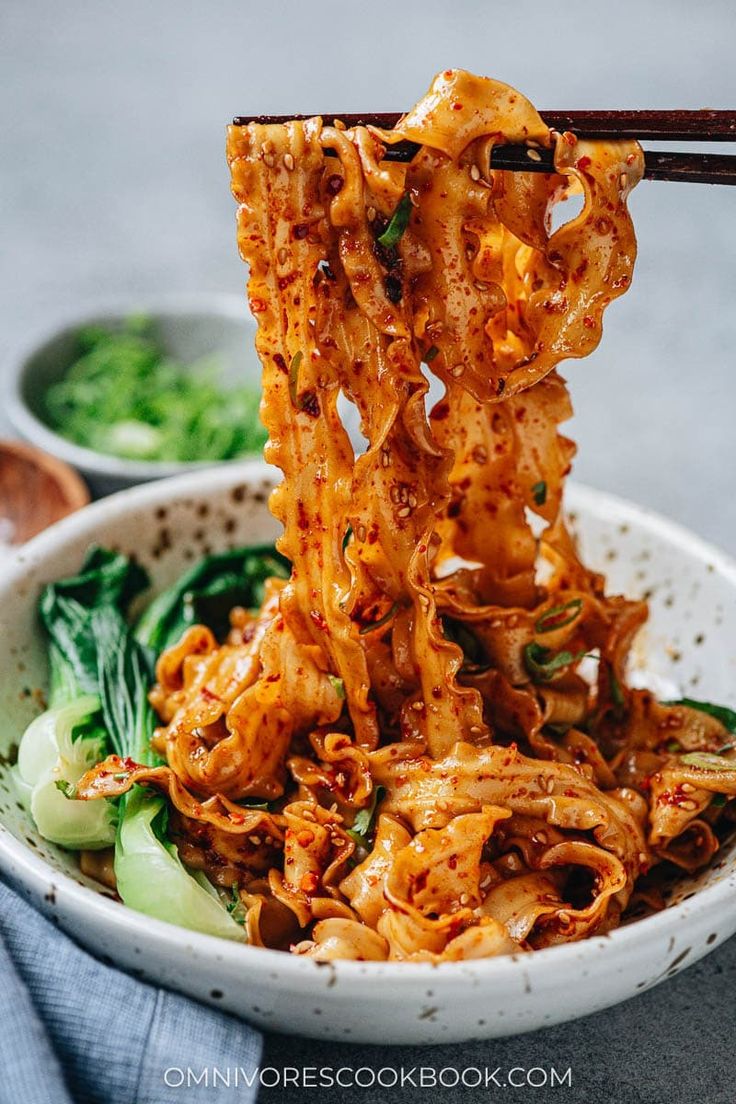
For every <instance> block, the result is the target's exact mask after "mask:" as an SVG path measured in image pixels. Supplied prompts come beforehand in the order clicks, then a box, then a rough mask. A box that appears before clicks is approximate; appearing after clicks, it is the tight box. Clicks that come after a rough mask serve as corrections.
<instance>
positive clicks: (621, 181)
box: [618, 173, 629, 188]
mask: <svg viewBox="0 0 736 1104" xmlns="http://www.w3.org/2000/svg"><path fill="white" fill-rule="evenodd" d="M618 182H619V184H620V185H621V187H622V188H625V187H626V186H627V184H628V183H629V178H628V176H627V175H626V173H621V175H620V177H619V178H618Z"/></svg>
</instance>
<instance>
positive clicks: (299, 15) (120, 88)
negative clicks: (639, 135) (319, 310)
mask: <svg viewBox="0 0 736 1104" xmlns="http://www.w3.org/2000/svg"><path fill="white" fill-rule="evenodd" d="M733 12H734V9H733V5H732V3H731V2H730V0H722V2H710V3H705V2H701V3H699V4H698V3H695V2H693V0H687V2H685V0H669V2H665V0H656V2H651V3H645V2H643V0H639V2H635V0H619V2H618V3H616V4H611V5H610V6H606V5H602V4H596V3H593V2H588V3H584V2H580V0H567V2H566V3H565V4H564V5H554V6H553V5H550V4H548V3H531V2H529V0H517V2H516V3H514V4H512V3H505V4H501V3H499V2H497V0H496V2H482V0H454V2H452V3H447V0H445V2H439V0H409V2H404V3H401V2H400V0H373V3H368V2H364V3H351V2H348V0H343V2H341V3H336V2H330V0H312V3H306V2H296V0H295V2H291V3H288V2H283V0H278V2H274V0H271V2H270V3H266V2H263V3H261V4H255V3H252V2H250V0H240V2H239V3H234V2H232V0H212V2H209V3H204V2H202V3H190V2H187V0H146V2H143V0H125V2H122V3H117V4H110V3H106V2H102V0H97V2H92V0H88V2H84V0H71V2H69V0H67V2H66V3H59V2H58V0H57V2H56V3H52V2H51V0H0V82H1V83H2V95H1V96H0V219H1V220H2V235H1V237H0V293H1V294H0V310H1V311H2V325H1V326H0V364H7V360H8V357H9V356H11V355H12V350H13V349H14V348H15V347H16V345H17V344H18V343H19V342H22V341H25V340H27V338H28V337H29V335H30V334H32V333H33V331H34V330H37V329H39V328H40V327H45V326H46V325H48V323H49V321H50V320H51V319H52V318H53V317H55V316H57V315H63V314H65V313H66V312H68V311H77V310H79V309H80V308H82V309H83V308H84V306H85V304H87V303H90V302H94V301H95V300H98V299H99V298H100V297H104V296H115V295H117V294H119V293H127V292H141V293H145V292H149V291H150V292H166V291H198V290H204V291H237V290H239V289H240V288H242V286H243V283H244V278H245V274H244V270H243V268H242V266H241V263H240V261H239V259H238V257H237V254H236V250H235V244H234V222H233V204H232V201H231V199H230V196H229V192H228V181H227V171H226V166H225V161H224V155H223V138H224V136H223V127H224V124H225V123H226V122H227V120H228V117H229V116H231V115H232V114H234V113H258V112H288V111H308V110H315V111H319V110H322V109H327V110H329V111H333V112H334V111H336V110H338V111H339V110H342V111H350V110H358V109H373V110H380V109H390V108H402V107H405V106H407V105H409V104H411V103H412V102H413V101H414V99H416V98H417V97H418V95H419V94H421V92H422V91H423V90H424V89H425V87H426V86H427V84H428V82H429V79H430V77H431V76H432V74H433V73H434V72H435V71H436V70H438V69H441V68H445V67H447V66H448V65H455V66H465V67H467V68H470V69H474V70H476V71H478V72H481V73H488V74H490V75H493V76H496V77H499V78H500V79H503V80H506V81H508V82H509V83H512V84H515V85H516V86H518V87H519V88H520V89H521V90H522V91H523V92H525V93H526V94H527V95H528V96H529V97H530V98H531V99H532V100H533V101H534V102H535V103H536V104H537V106H539V107H540V108H545V107H548V108H557V107H611V106H617V107H642V106H649V107H671V106H681V107H702V106H712V107H727V106H731V105H733V104H734V103H736V78H735V77H734V63H733V48H734V40H735V39H734V31H735V30H736V17H735V16H734V14H733ZM631 206H632V210H633V213H634V217H635V220H636V224H637V231H638V236H639V243H640V260H639V264H638V270H637V274H636V279H635V282H634V290H633V291H632V293H631V294H630V295H628V296H627V297H626V298H625V299H623V300H622V301H620V302H619V303H617V304H615V305H614V306H613V307H612V308H611V310H610V312H609V314H608V316H607V323H606V334H605V337H604V341H603V344H602V347H601V348H600V349H599V350H598V351H597V352H596V353H595V354H594V356H592V357H591V358H590V359H589V360H588V361H586V362H585V363H582V364H571V365H570V366H569V369H568V370H567V371H566V374H567V375H568V378H569V379H570V381H571V383H572V392H573V398H574V401H575V405H576V410H577V417H576V420H575V424H574V425H573V426H572V430H571V432H572V435H573V436H574V437H576V438H577V440H578V442H579V444H580V449H581V453H580V457H579V459H578V462H577V465H576V475H577V477H578V478H580V479H583V480H585V481H586V482H589V483H593V484H595V485H597V486H599V487H602V488H606V489H608V490H611V491H615V492H617V493H619V494H622V495H626V496H629V497H631V498H634V499H636V500H638V501H639V502H643V503H646V504H648V505H651V506H653V507H655V508H656V509H659V510H661V511H662V512H664V513H667V514H669V515H670V516H671V517H673V518H675V519H677V520H679V521H681V522H683V523H684V524H686V525H689V526H690V527H692V528H693V529H695V530H696V531H698V532H699V533H701V534H702V535H703V536H705V537H707V538H709V539H711V540H713V541H715V542H717V543H719V544H721V545H723V546H724V547H726V548H727V549H730V550H733V547H734V543H735V538H736V495H734V493H733V490H734V459H735V458H736V448H735V447H734V440H733V431H732V425H733V410H734V398H735V397H736V382H735V381H734V380H733V378H732V373H733V366H734V365H733V361H734V356H733V351H732V350H733V347H734V341H735V340H736V308H735V307H734V300H735V299H736V218H735V217H734V216H735V215H736V190H731V189H725V188H723V189H716V188H708V187H705V186H695V185H674V184H652V183H643V184H642V185H641V187H640V188H639V189H638V190H637V192H636V193H635V194H634V196H633V198H632V203H631ZM0 382H1V381H0ZM6 429H7V427H6V425H5V423H4V421H3V420H2V418H1V417H0V431H5V430H6ZM735 973H736V944H734V942H732V943H731V944H729V945H727V946H726V947H725V948H723V949H721V950H720V951H717V952H716V953H715V954H714V955H712V956H711V957H710V958H709V959H708V960H706V961H705V962H704V963H703V964H701V965H700V966H696V967H695V968H693V969H691V970H689V971H687V972H686V973H685V974H684V975H682V976H681V977H680V978H677V979H675V980H674V981H672V982H669V983H667V984H665V985H663V986H661V987H660V988H659V989H657V990H656V991H654V992H653V993H650V994H647V995H646V996H644V997H641V998H639V999H638V1000H636V1001H634V1002H629V1003H628V1004H626V1005H623V1006H621V1007H619V1008H618V1009H616V1010H614V1011H612V1012H609V1013H603V1014H601V1015H599V1016H595V1017H591V1018H589V1019H588V1020H585V1021H583V1022H581V1023H578V1024H575V1025H573V1026H570V1027H563V1028H560V1029H553V1030H550V1031H546V1032H542V1033H538V1034H536V1035H533V1036H526V1037H520V1038H517V1039H513V1040H510V1041H501V1042H499V1043H493V1044H485V1043H483V1044H469V1045H468V1046H465V1047H452V1048H442V1050H436V1051H433V1052H426V1051H425V1052H424V1053H423V1054H421V1055H417V1054H416V1053H415V1054H412V1053H411V1052H410V1051H408V1050H407V1049H400V1050H398V1051H391V1052H386V1051H382V1052H376V1051H375V1050H371V1049H370V1048H349V1047H344V1046H340V1047H338V1046H332V1045H321V1046H320V1045H317V1044H314V1043H310V1042H306V1041H300V1040H296V1041H294V1040H291V1041H285V1040H283V1039H279V1038H278V1037H275V1036H274V1037H272V1038H271V1039H269V1040H268V1051H267V1055H268V1058H269V1060H270V1061H272V1062H273V1063H275V1064H280V1063H283V1062H288V1064H291V1065H294V1064H296V1065H298V1064H301V1063H302V1062H304V1063H306V1064H310V1065H317V1064H320V1063H334V1062H335V1061H336V1060H337V1059H338V1058H339V1060H340V1061H342V1062H346V1061H347V1062H356V1061H361V1062H367V1063H368V1064H375V1063H376V1062H381V1063H383V1062H390V1063H392V1064H395V1065H399V1064H404V1065H412V1064H414V1063H415V1062H416V1060H417V1058H419V1059H421V1061H423V1062H424V1063H425V1064H427V1063H429V1064H435V1065H437V1066H439V1065H441V1064H444V1063H447V1062H448V1061H450V1062H452V1063H454V1064H461V1065H462V1064H484V1063H490V1064H491V1065H494V1066H495V1065H497V1064H505V1063H509V1064H514V1063H517V1062H518V1063H519V1064H522V1065H544V1064H545V1063H555V1064H557V1065H558V1066H563V1067H564V1066H567V1065H571V1066H572V1067H573V1071H574V1076H573V1089H572V1090H569V1089H560V1090H557V1092H556V1093H554V1094H553V1095H554V1096H555V1097H556V1098H558V1099H564V1100H566V1101H569V1102H572V1101H581V1102H582V1101H586V1102H587V1101H590V1100H593V1099H599V1098H600V1099H609V1100H613V1101H616V1102H627V1101H672V1102H677V1101H691V1100H701V1101H708V1102H709V1104H710V1102H712V1104H715V1102H717V1101H726V1100H729V1101H730V1100H732V1099H733V1096H734V1089H733V1087H732V1086H731V1085H729V1074H728V1072H727V1071H728V1070H729V1069H730V1068H732V1061H731V1052H732V1047H733V1036H732V1032H733V1028H734V1026H736V1017H735V1016H734V1011H733V1008H734V1005H733V982H734V979H735V978H734V975H735ZM570 984H571V985H572V984H574V979H573V978H571V979H570ZM564 997H565V995H564V993H561V994H560V1000H562V1001H564ZM386 999H387V1001H388V1000H390V999H391V994H390V993H387V994H386ZM492 1000H493V994H492V993H489V1002H492ZM265 1095H267V1096H274V1094H265ZM313 1095H314V1093H313V1091H312V1092H305V1093H303V1094H301V1095H300V1094H295V1095H292V1096H287V1095H285V1094H282V1096H281V1099H284V1100H287V1101H290V1100H296V1099H301V1098H305V1099H306V1098H309V1097H311V1096H313ZM355 1095H356V1097H357V1098H358V1099H364V1100H366V1101H368V1100H373V1099H375V1100H378V1099H384V1100H385V1099H388V1098H392V1099H393V1098H396V1099H399V1096H398V1094H393V1093H390V1092H379V1093H375V1094H374V1093H372V1092H370V1091H363V1092H361V1091H360V1090H356V1093H355ZM419 1095H421V1096H422V1097H423V1098H426V1099H430V1100H432V1099H437V1100H440V1099H441V1100H445V1099H446V1100H450V1099H458V1098H460V1097H462V1098H463V1099H468V1100H470V1099H473V1098H474V1097H476V1096H477V1098H478V1099H484V1100H485V1099H493V1098H495V1097H494V1094H493V1093H488V1092H486V1093H482V1094H480V1093H477V1094H473V1093H464V1094H463V1093H460V1092H458V1091H453V1090H448V1091H446V1092H444V1093H441V1092H440V1093H433V1092H431V1091H425V1092H423V1093H421V1094H415V1093H412V1092H411V1091H409V1092H406V1093H404V1094H402V1095H401V1099H406V1100H411V1099H412V1098H413V1097H415V1096H416V1098H417V1099H418V1097H419ZM496 1095H497V1096H504V1097H505V1096H509V1097H511V1098H512V1099H515V1100H516V1099H518V1100H520V1101H521V1100H525V1099H527V1098H528V1099H533V1100H535V1101H542V1100H544V1099H546V1098H547V1096H548V1094H547V1093H546V1092H545V1090H536V1091H532V1090H527V1091H524V1090H517V1091H510V1090H506V1091H505V1092H504V1093H500V1092H499V1093H498V1094H496ZM320 1096H321V1097H323V1098H326V1099H327V1100H329V1099H330V1093H329V1092H321V1093H320Z"/></svg>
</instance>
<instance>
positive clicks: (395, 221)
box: [378, 192, 411, 249]
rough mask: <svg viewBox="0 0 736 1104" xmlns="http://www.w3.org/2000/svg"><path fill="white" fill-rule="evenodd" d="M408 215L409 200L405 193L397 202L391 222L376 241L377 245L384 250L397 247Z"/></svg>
mask: <svg viewBox="0 0 736 1104" xmlns="http://www.w3.org/2000/svg"><path fill="white" fill-rule="evenodd" d="M410 215H411V199H410V198H409V194H408V192H407V193H405V194H404V195H403V196H402V197H401V199H400V200H399V205H398V207H397V208H396V210H395V211H394V213H393V215H392V216H391V221H390V222H389V224H388V226H387V227H386V229H385V230H384V231H383V233H382V234H381V236H380V238H379V239H378V241H379V243H380V244H381V245H383V246H384V247H385V248H386V249H391V248H392V247H393V246H395V245H398V244H399V242H400V241H401V239H402V237H403V235H404V231H405V230H406V228H407V226H408V225H409V216H410Z"/></svg>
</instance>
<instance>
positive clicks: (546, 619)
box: [534, 598, 583, 633]
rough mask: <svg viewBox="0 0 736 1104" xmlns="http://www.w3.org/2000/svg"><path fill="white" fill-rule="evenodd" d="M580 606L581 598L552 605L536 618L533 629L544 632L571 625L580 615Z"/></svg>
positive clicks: (581, 604)
mask: <svg viewBox="0 0 736 1104" xmlns="http://www.w3.org/2000/svg"><path fill="white" fill-rule="evenodd" d="M582 608H583V600H582V598H571V599H570V601H569V602H565V604H564V605H562V606H553V607H552V609H548V610H547V612H546V613H543V614H542V616H541V617H540V618H539V619H538V620H537V622H536V623H535V625H534V631H535V632H537V633H546V632H554V630H555V629H564V628H565V626H566V625H571V624H572V623H573V621H575V620H576V619H577V618H578V617H579V616H580V611H581V610H582ZM568 611H569V612H568Z"/></svg>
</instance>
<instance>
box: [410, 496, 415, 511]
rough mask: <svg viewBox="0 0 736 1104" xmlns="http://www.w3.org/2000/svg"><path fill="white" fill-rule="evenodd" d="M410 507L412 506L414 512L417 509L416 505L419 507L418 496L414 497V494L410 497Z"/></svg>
mask: <svg viewBox="0 0 736 1104" xmlns="http://www.w3.org/2000/svg"><path fill="white" fill-rule="evenodd" d="M409 505H410V506H411V508H412V510H414V509H416V505H417V498H416V495H413V494H410V495H409Z"/></svg>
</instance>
